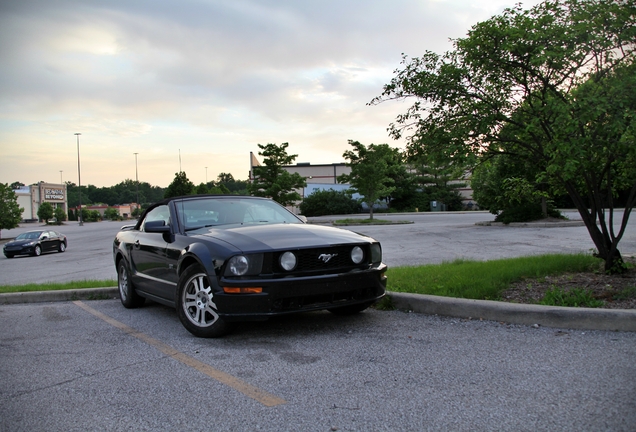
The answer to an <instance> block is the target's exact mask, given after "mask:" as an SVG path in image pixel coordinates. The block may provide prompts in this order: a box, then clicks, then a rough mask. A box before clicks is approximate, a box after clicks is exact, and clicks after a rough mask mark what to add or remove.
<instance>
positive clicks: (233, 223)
mask: <svg viewBox="0 0 636 432" xmlns="http://www.w3.org/2000/svg"><path fill="white" fill-rule="evenodd" d="M113 255H114V260H115V267H116V269H117V279H118V286H119V294H120V299H121V302H122V304H123V305H124V307H126V308H136V307H139V306H142V305H143V304H144V302H145V300H146V299H150V300H153V301H156V302H158V303H161V304H165V305H168V306H171V307H174V308H176V310H177V315H178V317H179V320H180V321H181V323H182V324H183V325H184V327H185V328H186V329H187V330H188V331H190V332H191V333H192V334H194V335H195V336H199V337H219V336H222V335H224V334H226V333H227V332H229V331H230V330H231V328H232V325H233V323H234V322H237V321H254V320H264V319H267V318H268V317H271V316H275V315H281V314H289V313H295V312H303V311H314V310H324V309H326V310H329V311H331V312H333V313H334V314H355V313H358V312H361V311H363V310H364V309H366V308H368V307H369V306H370V305H372V304H373V303H374V302H375V301H377V300H378V299H380V298H381V297H383V296H384V294H385V289H386V276H385V272H386V269H387V267H386V265H385V264H384V263H383V262H382V248H381V246H380V243H378V242H377V241H375V240H374V239H372V238H370V237H367V236H364V235H361V234H356V233H353V232H351V231H348V230H344V229H339V228H333V227H327V226H318V225H311V224H307V223H305V221H304V220H303V219H302V218H300V217H298V216H296V215H294V214H293V213H292V212H290V211H288V210H287V209H286V208H284V207H282V206H281V205H279V204H278V203H276V202H274V201H272V200H270V199H266V198H258V197H249V196H235V195H193V196H186V197H176V198H168V199H165V200H163V201H160V202H158V203H156V204H154V205H153V206H151V207H149V208H148V209H146V210H145V211H144V213H143V214H142V215H141V217H140V218H139V221H138V222H137V223H136V224H135V225H134V226H133V225H131V226H125V227H122V230H121V231H120V232H119V233H118V234H117V236H116V237H115V240H114V243H113Z"/></svg>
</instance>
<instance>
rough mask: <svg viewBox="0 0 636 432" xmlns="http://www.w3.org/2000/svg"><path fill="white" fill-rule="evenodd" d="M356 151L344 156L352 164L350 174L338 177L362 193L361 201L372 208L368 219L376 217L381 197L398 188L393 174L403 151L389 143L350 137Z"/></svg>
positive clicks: (352, 188) (348, 152)
mask: <svg viewBox="0 0 636 432" xmlns="http://www.w3.org/2000/svg"><path fill="white" fill-rule="evenodd" d="M349 145H350V146H352V147H353V150H347V151H345V152H344V153H343V155H342V157H343V158H345V159H347V160H348V162H347V166H348V167H351V173H350V174H343V175H341V176H338V182H340V183H349V184H350V185H351V190H352V192H357V193H359V194H360V195H361V196H362V198H361V200H362V202H363V203H365V204H366V205H367V206H368V207H369V219H373V205H374V204H376V203H377V202H378V200H379V199H380V198H385V197H388V196H390V195H391V193H392V192H393V191H394V190H395V186H394V184H395V179H394V178H393V176H394V175H395V174H396V171H397V170H398V169H399V168H402V169H403V168H404V167H403V165H402V164H401V159H400V152H399V150H398V149H395V148H392V147H390V146H389V145H388V144H369V145H368V146H365V145H364V144H361V143H360V142H359V141H351V140H349Z"/></svg>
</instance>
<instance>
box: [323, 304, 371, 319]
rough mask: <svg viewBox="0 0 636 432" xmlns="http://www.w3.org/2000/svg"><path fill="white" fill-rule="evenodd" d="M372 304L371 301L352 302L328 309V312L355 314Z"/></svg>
mask: <svg viewBox="0 0 636 432" xmlns="http://www.w3.org/2000/svg"><path fill="white" fill-rule="evenodd" d="M372 304H373V302H366V303H360V304H354V305H349V306H342V307H339V308H333V309H329V312H331V313H332V314H334V315H339V316H346V315H355V314H357V313H360V312H362V311H363V310H365V309H367V308H368V307H369V306H371V305H372Z"/></svg>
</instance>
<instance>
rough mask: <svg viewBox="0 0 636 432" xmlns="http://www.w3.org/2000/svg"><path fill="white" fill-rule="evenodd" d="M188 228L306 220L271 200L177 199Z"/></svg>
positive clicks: (181, 216)
mask: <svg viewBox="0 0 636 432" xmlns="http://www.w3.org/2000/svg"><path fill="white" fill-rule="evenodd" d="M177 211H178V212H179V218H180V219H181V220H182V221H183V223H184V225H185V230H186V231H192V230H196V229H199V228H204V227H213V226H225V225H236V224H239V225H247V224H276V223H302V222H301V221H300V220H299V219H298V218H297V217H296V216H294V215H293V214H292V213H291V212H290V211H288V210H287V209H286V208H285V207H282V206H281V205H279V204H278V203H276V202H274V201H271V200H263V199H248V198H238V197H237V198H236V199H234V198H232V199H227V198H202V199H197V200H184V201H182V202H180V203H177Z"/></svg>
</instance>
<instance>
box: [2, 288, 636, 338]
mask: <svg viewBox="0 0 636 432" xmlns="http://www.w3.org/2000/svg"><path fill="white" fill-rule="evenodd" d="M387 295H388V296H389V297H390V298H391V300H392V302H393V305H394V306H395V307H396V308H397V309H401V310H409V311H413V312H417V313H423V314H428V315H441V316H448V317H455V318H465V319H484V320H489V321H503V322H507V323H512V324H523V325H530V326H531V325H540V326H544V327H557V328H569V329H585V330H610V331H632V332H633V331H636V309H634V310H632V309H592V308H568V307H558V306H540V305H527V304H517V303H506V302H498V301H490V300H470V299H461V298H452V297H440V296H432V295H424V294H406V293H396V292H387ZM105 298H119V291H118V289H117V288H116V287H108V288H86V289H74V290H60V291H31V292H20V293H5V294H0V304H19V303H46V302H59V301H73V300H98V299H105Z"/></svg>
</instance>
